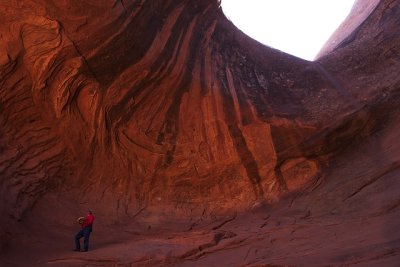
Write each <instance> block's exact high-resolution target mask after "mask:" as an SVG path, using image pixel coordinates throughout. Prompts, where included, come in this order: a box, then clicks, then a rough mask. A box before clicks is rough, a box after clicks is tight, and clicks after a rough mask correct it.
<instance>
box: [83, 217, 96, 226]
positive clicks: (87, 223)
mask: <svg viewBox="0 0 400 267" xmlns="http://www.w3.org/2000/svg"><path fill="white" fill-rule="evenodd" d="M93 221H94V216H93V214H88V216H87V217H86V220H85V222H84V223H83V224H82V228H85V227H88V226H89V227H92V224H93Z"/></svg>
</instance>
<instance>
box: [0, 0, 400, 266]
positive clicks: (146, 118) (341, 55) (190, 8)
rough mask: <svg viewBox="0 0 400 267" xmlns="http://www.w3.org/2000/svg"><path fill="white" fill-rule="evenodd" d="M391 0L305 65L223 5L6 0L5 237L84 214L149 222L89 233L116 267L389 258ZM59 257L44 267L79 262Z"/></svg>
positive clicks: (0, 89) (1, 103) (394, 21)
mask: <svg viewBox="0 0 400 267" xmlns="http://www.w3.org/2000/svg"><path fill="white" fill-rule="evenodd" d="M399 3H400V2H399V1H389V0H382V1H380V2H379V3H378V1H373V3H372V2H368V3H367V1H358V3H357V5H356V7H357V8H355V9H354V10H356V11H357V10H368V12H366V14H367V15H365V16H363V17H362V19H360V16H355V15H353V16H350V17H349V20H348V21H347V22H346V23H347V24H344V26H343V27H345V28H346V30H347V31H349V32H352V33H351V34H350V35H349V36H347V37H346V38H344V37H343V36H339V37H337V38H336V39H335V38H333V39H334V40H342V41H340V42H338V44H336V43H331V44H330V47H328V48H327V51H330V52H329V53H325V54H323V53H322V54H321V55H320V58H319V60H317V61H315V62H308V61H304V60H301V59H298V58H295V57H293V56H290V55H287V54H284V53H282V52H280V51H278V50H275V49H272V48H269V47H265V46H263V45H261V44H259V43H257V42H256V41H254V40H251V39H250V38H248V37H247V36H245V35H244V34H243V33H241V32H240V31H239V30H237V29H236V28H235V27H234V26H233V25H232V23H230V22H229V21H228V20H227V19H226V18H225V17H224V15H223V14H222V11H221V9H220V8H219V3H218V1H205V0H204V1H203V0H202V1H175V0H164V1H140V0H138V1H123V0H121V1H73V0H69V1H1V2H0V7H1V8H0V21H1V23H0V47H1V50H0V114H1V116H0V130H1V136H0V152H1V154H0V175H1V184H0V185H1V187H0V193H1V194H0V195H1V197H0V198H1V203H2V204H1V205H0V209H1V211H2V214H4V215H3V216H2V218H1V221H0V222H1V227H2V230H1V231H2V232H1V233H0V234H1V235H2V243H3V245H4V246H6V244H9V243H10V242H8V241H11V240H13V241H14V242H15V241H16V240H25V238H26V233H25V230H26V229H29V230H30V232H31V234H30V235H29V236H36V238H39V239H38V240H42V239H41V238H44V239H45V240H47V239H46V238H45V237H43V236H46V234H47V235H50V234H51V235H54V236H57V235H58V237H59V238H60V234H57V233H42V232H41V230H38V229H37V228H36V227H35V225H36V224H37V223H40V224H44V225H47V226H54V225H57V227H61V229H63V231H64V232H63V233H67V232H68V231H70V228H68V227H70V221H69V220H71V219H67V218H71V217H73V216H75V215H77V214H79V212H80V211H82V210H83V209H85V208H87V207H91V208H92V209H94V210H95V211H96V214H97V215H98V216H99V217H100V218H101V221H102V222H101V223H99V224H100V225H101V227H100V232H101V231H104V232H107V231H110V230H109V229H110V228H109V227H108V226H107V225H109V224H110V223H115V222H116V221H118V222H122V221H123V222H124V224H123V226H121V227H122V228H123V229H126V231H127V233H129V229H130V227H134V228H135V229H141V230H143V232H140V233H143V239H142V241H138V233H139V230H137V232H134V233H133V234H132V233H131V234H132V236H130V237H131V238H130V239H129V238H128V241H126V239H125V238H126V235H127V234H123V235H121V236H120V235H119V234H118V233H114V234H115V237H116V238H115V239H113V240H111V241H110V240H105V239H104V240H99V243H100V244H103V246H104V248H103V250H102V251H101V249H100V252H98V254H94V257H97V258H95V259H93V261H94V262H96V260H99V261H100V262H101V260H102V255H103V256H104V255H105V254H107V253H109V255H108V254H107V255H108V256H107V257H109V258H110V257H111V260H110V262H109V263H110V265H111V264H117V263H118V262H122V263H126V264H133V263H135V264H147V263H149V264H152V265H156V264H159V265H175V264H182V265H185V264H187V265H188V266H190V264H191V263H193V261H198V262H197V263H196V264H199V265H206V266H211V265H212V262H218V260H221V259H226V257H227V255H229V257H231V262H229V263H227V265H230V266H231V265H237V266H241V265H251V266H268V265H266V264H282V265H285V264H286V265H287V264H291V265H296V264H300V265H304V263H305V262H308V263H310V262H312V261H313V260H316V261H315V264H316V265H323V264H344V263H346V264H350V263H353V264H355V263H357V260H354V259H353V258H352V255H359V258H360V259H361V260H360V261H359V262H366V263H368V262H373V260H381V258H382V259H383V260H387V259H389V260H388V262H389V263H388V265H390V264H394V263H395V262H396V259H397V262H398V245H399V236H400V235H399V234H398V232H397V234H396V235H392V236H390V237H388V235H387V233H386V232H387V231H391V230H394V229H395V228H394V225H395V224H394V223H392V221H394V220H395V219H396V218H397V219H398V214H399V195H398V193H396V192H397V191H394V190H395V188H396V186H398V181H397V180H396V174H397V172H398V157H399V156H400V151H399V149H398V147H397V145H395V143H396V142H395V140H396V137H398V134H399V133H400V132H399V131H398V129H397V128H396V127H395V126H396V125H397V122H398V121H399V120H398V116H399V111H398V105H399V101H400V99H399V89H400V77H399V71H398V70H399V69H400V68H399V67H400V47H399V43H400V36H399V34H398V28H399V26H400V25H399V24H400V20H399V19H398V18H399V17H400V16H399V15H400V14H399V13H400V7H399V5H400V4H399ZM363 8H364V9H363ZM364 19H365V20H364ZM346 25H347V26H346ZM348 25H350V26H351V25H352V27H353V29H352V30H351V31H350V30H349V29H350V28H351V27H350V26H348ZM338 34H339V35H340V33H338ZM368 190H372V191H371V192H368V194H367V193H365V192H366V191H368ZM373 198H376V199H377V200H378V202H379V203H378V204H377V203H371V202H372V199H373ZM343 203H345V204H343ZM347 203H348V204H347ZM367 207H370V209H367ZM249 210H252V211H253V212H252V213H249V214H247V213H246V212H248V211H249ZM246 214H247V215H246ZM358 219H360V220H366V221H368V223H370V226H371V227H373V228H374V229H375V230H376V229H377V228H378V230H376V231H379V229H381V228H380V226H382V224H383V225H384V226H382V227H384V228H385V229H384V232H385V234H381V235H380V234H379V233H378V232H372V233H371V234H370V235H364V234H363V232H361V231H358V230H357V231H356V229H357V228H360V229H364V230H365V231H368V230H369V229H370V228H369V227H367V226H366V225H363V224H361V225H359V224H358V221H357V220H358ZM72 221H73V219H72ZM177 221H179V222H180V223H181V224H182V225H181V224H175V223H176V222H177ZM213 221H214V222H213ZM173 222H175V223H173ZM133 223H135V224H134V225H132V224H133ZM259 224H260V225H261V226H262V227H261V226H260V225H259ZM331 225H339V226H337V227H336V226H335V227H336V228H335V227H334V229H333V230H330V231H329V232H326V230H325V229H326V227H328V226H331ZM147 227H153V228H151V229H153V230H151V231H150V230H149V229H150V228H147ZM363 227H364V228H363ZM22 228H24V229H22ZM165 228H168V229H169V230H165ZM225 228H226V229H225ZM347 228H348V229H354V231H353V233H355V234H353V235H347V234H346V231H345V230H346V229H347ZM163 229H164V230H165V231H163ZM182 229H183V230H184V231H186V232H184V233H185V234H183V233H182V232H180V231H182ZM256 229H257V230H256ZM314 229H315V233H316V234H315V236H314V232H313V231H314ZM135 231H136V230H135ZM296 231H298V232H300V233H301V234H300V235H299V236H297V237H293V238H292V237H290V238H289V236H293V233H295V232H296ZM144 232H145V233H148V235H146V234H144ZM332 232H333V233H334V234H335V235H332ZM34 233H37V235H35V234H34ZM22 234H23V235H22ZM274 234H276V235H277V237H272V236H273V235H274ZM63 235H64V234H63ZM65 235H66V234H65ZM24 236H25V237H24ZM37 236H40V237H37ZM154 236H157V238H156V239H154V238H155V237H154ZM183 236H184V237H183ZM324 236H328V237H329V238H327V239H325V238H324ZM337 236H339V237H337ZM349 236H353V237H354V238H352V239H351V238H350V237H349ZM32 238H33V237H32ZM232 238H233V239H232ZM330 238H331V239H330ZM186 239H188V240H186ZM118 240H125V241H124V244H126V246H125V247H124V245H121V244H119V243H118ZM154 240H156V241H154ZM160 240H161V241H160ZM168 240H169V241H168ZM221 240H231V241H229V242H228V243H225V241H223V242H221ZM232 240H233V241H232ZM274 240H275V241H274ZM301 240H306V241H301ZM327 240H330V241H329V243H330V244H331V245H327V244H326V243H325V242H328V241H327ZM276 241H277V242H276ZM46 242H49V241H38V244H39V243H40V244H43V243H46ZM138 242H139V243H138ZM363 242H364V243H363ZM26 243H27V244H29V239H28V240H27V241H26ZM50 243H51V242H50ZM111 243H112V244H113V246H111V245H110V247H112V248H113V249H110V250H108V252H107V249H106V247H107V246H106V244H111ZM160 243H162V244H163V245H160ZM358 243H363V244H362V245H360V247H359V248H358V247H357V246H356V245H355V244H358ZM11 244H12V242H11ZM188 244H194V245H188ZM267 244H268V245H267ZM324 244H325V245H324ZM345 244H346V245H345ZM53 245H54V244H53ZM138 245H140V246H141V247H142V249H141V250H139V252H137V253H136V254H135V253H133V252H131V251H130V249H131V247H132V246H135V247H136V246H138ZM379 245H382V246H384V247H385V249H386V250H385V249H377V247H379ZM121 246H122V247H121ZM299 246H306V247H309V248H308V249H305V250H300V251H299V252H295V249H294V248H296V247H299ZM11 247H12V246H11ZM146 247H147V248H148V249H147V250H146ZM157 247H158V248H157ZM159 247H162V248H161V249H159ZM254 247H264V250H262V249H261V250H258V249H255V248H254ZM37 248H38V250H41V249H42V247H41V245H38V246H37ZM338 248H341V250H340V249H338ZM158 249H159V250H158ZM345 249H347V250H348V254H349V255H345V253H342V252H343V251H344V250H345ZM11 250H12V249H11ZM121 250H123V251H125V253H126V255H125V254H124V255H125V256H121V257H119V256H116V258H115V255H116V254H118V252H119V251H121ZM204 250H205V251H206V252H204ZM256 250H257V251H261V252H255V251H256ZM220 251H228V252H220ZM244 251H247V252H248V253H247V254H246V255H247V256H246V255H244V256H245V259H240V260H239V259H238V258H236V257H233V256H232V255H235V256H237V257H242V256H243V255H242V254H243V253H244ZM352 251H353V252H352ZM371 251H376V254H377V255H375V256H371V257H370V258H368V257H369V256H367V254H368V253H369V252H371ZM203 252H204V253H203ZM54 253H55V254H57V253H58V252H54ZM269 253H272V254H269ZM274 253H275V254H274ZM288 253H289V254H288ZM357 253H358V254H357ZM10 255H11V254H10ZM113 255H114V256H113ZM143 255H153V256H154V257H153V256H149V258H147V259H144V258H145V256H143ZM157 255H158V256H157ZM249 255H250V256H249ZM260 255H261V256H260ZM268 255H271V256H270V257H269V256H268ZM285 255H286V256H287V257H284V256H285ZM313 255H314V256H313ZM315 255H318V256H315ZM381 255H388V256H387V257H386V256H385V257H383V256H382V257H381ZM244 256H243V257H244ZM60 257H61V256H60ZM63 257H64V258H63ZM65 257H66V258H65ZM113 257H114V258H113ZM380 257H381V258H380ZM38 258H40V257H38V256H35V254H34V253H33V256H32V258H30V259H31V261H33V262H38V261H39V262H40V260H38ZM302 258H304V261H301V259H302ZM356 258H357V256H356ZM60 259H61V260H60ZM70 260H71V258H69V256H65V255H64V256H62V257H61V258H59V259H53V260H48V261H47V262H46V264H52V263H58V264H65V266H69V265H68V264H76V265H80V264H82V265H83V264H87V261H86V260H85V259H83V260H75V261H74V263H71V262H70ZM11 262H13V261H11ZM89 262H90V260H89ZM146 262H147V263H146ZM302 262H303V263H302ZM42 264H44V263H43V262H42ZM257 264H258V265H257ZM262 264H264V265H262ZM216 266H221V265H218V264H217V265H216Z"/></svg>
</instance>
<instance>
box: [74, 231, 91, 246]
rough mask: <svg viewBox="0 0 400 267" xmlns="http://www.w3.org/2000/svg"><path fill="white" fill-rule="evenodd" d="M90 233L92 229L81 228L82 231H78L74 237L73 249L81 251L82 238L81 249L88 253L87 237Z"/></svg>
mask: <svg viewBox="0 0 400 267" xmlns="http://www.w3.org/2000/svg"><path fill="white" fill-rule="evenodd" d="M91 232H92V228H91V227H85V228H83V229H82V230H80V231H79V232H78V233H77V234H76V236H75V248H76V249H77V250H81V242H80V239H81V238H82V237H84V239H83V249H84V250H85V251H88V250H89V236H90V233H91Z"/></svg>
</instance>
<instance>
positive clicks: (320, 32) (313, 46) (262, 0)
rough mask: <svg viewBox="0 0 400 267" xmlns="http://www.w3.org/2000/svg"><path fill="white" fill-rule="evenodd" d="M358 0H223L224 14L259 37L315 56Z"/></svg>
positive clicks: (302, 54) (281, 47) (290, 50)
mask: <svg viewBox="0 0 400 267" xmlns="http://www.w3.org/2000/svg"><path fill="white" fill-rule="evenodd" d="M354 1H355V0H246V1H240V0H221V5H222V10H223V11H224V14H225V15H226V16H227V17H228V18H229V19H230V20H231V21H232V22H233V24H235V26H236V27H238V28H239V29H240V30H241V31H243V32H244V33H246V34H247V35H249V36H250V37H252V38H253V39H256V40H257V41H259V42H261V43H263V44H266V45H268V46H271V47H274V48H276V49H279V50H281V51H284V52H286V53H289V54H292V55H295V56H297V57H300V58H303V59H306V60H313V59H314V57H315V56H316V55H317V54H318V52H319V51H320V49H321V48H322V47H323V45H324V44H325V42H326V41H328V39H329V37H330V36H331V35H332V34H333V32H334V31H335V30H336V29H337V28H338V27H339V25H340V24H341V23H342V22H343V21H344V19H345V18H346V17H347V15H348V14H349V13H350V10H351V8H352V6H353V4H354Z"/></svg>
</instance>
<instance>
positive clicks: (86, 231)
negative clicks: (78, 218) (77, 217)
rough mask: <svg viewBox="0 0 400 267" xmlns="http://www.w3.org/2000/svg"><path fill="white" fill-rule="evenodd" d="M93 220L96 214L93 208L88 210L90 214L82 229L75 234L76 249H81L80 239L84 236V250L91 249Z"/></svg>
mask: <svg viewBox="0 0 400 267" xmlns="http://www.w3.org/2000/svg"><path fill="white" fill-rule="evenodd" d="M93 221H94V216H93V213H92V211H91V210H89V211H88V215H87V217H86V219H85V220H84V221H83V223H82V224H81V225H82V229H81V230H80V231H79V232H78V233H77V234H76V236H75V250H74V251H81V242H80V239H81V238H82V237H83V238H84V239H83V252H87V251H88V250H89V237H90V234H91V233H92V230H93Z"/></svg>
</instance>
